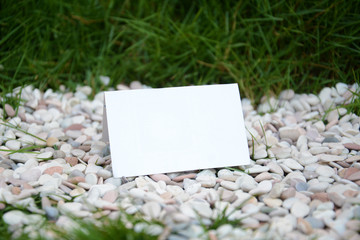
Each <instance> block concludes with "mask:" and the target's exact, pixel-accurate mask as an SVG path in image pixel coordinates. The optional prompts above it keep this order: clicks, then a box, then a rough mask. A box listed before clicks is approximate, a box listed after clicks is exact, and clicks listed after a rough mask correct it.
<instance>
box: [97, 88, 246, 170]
mask: <svg viewBox="0 0 360 240" xmlns="http://www.w3.org/2000/svg"><path fill="white" fill-rule="evenodd" d="M105 105H106V107H104V120H103V131H104V133H103V136H104V138H105V139H106V138H107V137H108V139H109V142H110V151H111V161H112V170H113V175H114V176H115V177H122V176H125V177H130V176H139V175H149V174H155V173H168V172H179V171H188V170H198V169H206V168H220V167H228V166H239V165H246V164H249V162H250V159H249V151H248V144H247V139H246V133H245V126H244V118H243V113H242V108H241V100H240V94H239V89H238V85H237V84H220V85H206V86H189V87H174V88H161V89H137V90H122V91H109V92H105ZM107 135H108V136H107Z"/></svg>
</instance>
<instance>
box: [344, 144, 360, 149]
mask: <svg viewBox="0 0 360 240" xmlns="http://www.w3.org/2000/svg"><path fill="white" fill-rule="evenodd" d="M344 147H346V148H347V149H349V150H356V151H360V145H359V144H355V143H345V144H344Z"/></svg>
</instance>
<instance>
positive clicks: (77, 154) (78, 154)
mask: <svg viewBox="0 0 360 240" xmlns="http://www.w3.org/2000/svg"><path fill="white" fill-rule="evenodd" d="M71 154H72V155H73V156H74V157H78V158H80V159H82V158H83V157H84V156H85V151H83V150H81V149H73V150H72V151H71Z"/></svg>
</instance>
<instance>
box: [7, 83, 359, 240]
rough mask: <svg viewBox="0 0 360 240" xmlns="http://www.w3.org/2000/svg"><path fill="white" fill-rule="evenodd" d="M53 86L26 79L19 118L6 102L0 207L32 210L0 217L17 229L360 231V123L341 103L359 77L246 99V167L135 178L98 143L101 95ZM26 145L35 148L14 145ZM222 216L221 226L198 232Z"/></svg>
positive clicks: (250, 234) (333, 235)
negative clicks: (82, 222) (80, 225)
mask: <svg viewBox="0 0 360 240" xmlns="http://www.w3.org/2000/svg"><path fill="white" fill-rule="evenodd" d="M145 87H146V86H143V85H142V84H141V83H140V82H132V83H131V84H130V86H129V87H128V86H125V85H118V86H117V89H119V90H124V89H129V88H133V89H136V88H145ZM60 89H61V90H62V92H60V91H59V92H53V91H52V90H51V89H49V90H47V91H45V92H40V91H39V90H38V89H34V88H32V87H31V86H27V87H25V88H24V89H22V92H21V98H22V99H23V100H24V102H23V103H22V104H21V106H20V107H19V109H18V114H17V115H16V113H15V111H14V109H13V108H12V107H11V106H10V105H5V109H4V110H5V112H6V114H7V116H9V117H8V119H7V121H6V122H2V124H1V125H0V135H1V138H0V149H1V150H2V151H0V202H1V203H0V209H5V208H6V207H7V206H10V205H12V206H14V207H16V208H20V207H22V208H26V209H27V212H24V211H21V210H11V211H8V212H6V213H5V214H4V215H3V221H4V222H6V223H7V224H9V231H12V232H14V234H15V235H16V234H19V232H20V231H25V232H27V233H29V234H30V236H31V234H34V233H35V232H40V233H41V234H42V235H43V236H49V237H50V236H51V233H50V232H48V231H46V230H45V229H38V225H39V224H41V223H42V222H44V221H48V220H50V221H53V222H55V223H56V225H57V226H59V227H62V228H65V229H71V228H72V227H76V226H77V223H76V222H75V221H74V220H73V219H72V218H71V216H75V217H80V218H83V219H90V220H92V221H95V222H96V221H97V219H100V218H101V217H102V216H108V217H110V218H112V219H116V218H118V217H121V216H123V212H126V213H127V214H130V215H141V216H143V217H144V218H145V219H147V220H159V221H160V222H162V223H163V224H164V226H160V225H157V224H137V225H135V226H130V227H134V229H136V230H138V231H140V230H144V229H145V230H146V231H147V232H149V233H151V234H154V235H158V234H161V237H160V239H171V240H181V239H211V240H215V239H222V240H225V239H314V238H315V239H319V240H320V239H326V240H330V239H351V240H355V239H360V235H359V232H360V206H359V204H360V189H359V185H360V152H359V150H360V133H359V124H360V119H359V117H358V116H356V115H355V114H353V113H349V112H348V111H347V110H346V109H344V108H343V107H340V106H343V104H345V103H349V102H350V101H351V99H352V97H353V95H352V93H351V91H356V90H357V89H358V86H357V85H356V84H354V85H352V86H349V85H346V84H343V83H338V84H336V86H334V87H332V88H328V87H326V88H324V89H323V90H322V91H321V92H320V93H319V95H318V96H316V95H313V94H296V93H294V91H293V90H285V91H283V92H282V93H281V94H280V96H279V97H278V98H275V97H272V98H270V99H267V100H266V99H265V98H264V101H263V103H261V104H260V105H259V107H258V108H257V109H254V108H253V106H252V105H251V102H250V101H249V100H248V99H243V100H242V106H243V112H244V117H245V125H246V128H247V130H248V131H247V139H248V144H249V154H250V156H251V158H252V161H251V164H250V165H248V166H234V167H233V168H224V169H205V170H199V171H193V172H178V173H167V174H155V175H151V176H139V177H136V178H114V177H112V169H111V155H110V151H109V146H108V145H107V144H106V143H105V142H102V141H101V137H102V113H103V93H98V94H96V95H95V97H94V99H93V100H89V98H88V96H90V95H91V94H92V89H91V88H90V87H88V86H81V87H78V88H77V91H76V92H74V93H71V92H66V91H65V89H64V88H63V87H61V88H60ZM19 91H20V89H15V90H14V94H16V93H19ZM0 112H3V111H0ZM14 126H17V128H15V127H14ZM43 140H44V141H43ZM31 146H41V147H37V148H35V149H30V148H29V149H30V150H27V151H26V152H21V151H18V150H20V149H24V148H27V147H31ZM6 150H13V152H9V151H6ZM35 196H37V197H39V198H40V199H41V204H40V205H41V206H39V204H36V202H35V200H34V197H35ZM223 217H226V218H227V219H228V223H226V224H223V225H221V226H219V227H217V228H215V229H212V230H209V231H205V230H204V227H203V226H207V227H208V228H209V229H210V228H213V226H214V222H216V221H217V220H216V219H219V218H223ZM237 220H238V221H240V220H241V223H238V224H237V225H234V224H232V223H234V222H236V221H237Z"/></svg>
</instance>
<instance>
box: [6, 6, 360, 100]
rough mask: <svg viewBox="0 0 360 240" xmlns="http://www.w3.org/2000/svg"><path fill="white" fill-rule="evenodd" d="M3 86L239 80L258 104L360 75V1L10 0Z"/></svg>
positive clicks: (245, 93) (164, 84) (157, 84)
mask: <svg viewBox="0 0 360 240" xmlns="http://www.w3.org/2000/svg"><path fill="white" fill-rule="evenodd" d="M0 18H1V21H0V34H1V40H0V46H1V50H0V54H1V55H0V64H1V65H2V66H1V70H0V79H1V84H0V85H1V88H2V91H11V89H12V88H13V87H14V86H19V85H23V84H26V83H32V84H34V85H35V86H37V87H40V88H41V89H46V88H48V87H51V88H55V89H56V88H58V87H59V85H60V84H64V85H66V86H67V87H69V89H74V88H75V87H76V85H77V84H86V85H90V86H92V87H93V88H94V89H95V90H96V91H98V90H103V89H105V86H103V85H102V84H101V82H100V81H99V76H100V75H107V76H109V77H111V85H112V86H115V85H116V84H118V83H129V82H131V81H133V80H139V81H141V82H142V83H144V84H147V85H149V86H152V87H168V86H183V85H190V84H194V85H198V84H212V83H230V82H237V83H239V86H240V90H241V94H242V97H248V98H250V99H252V100H253V101H254V102H255V103H257V102H258V101H259V99H260V97H261V96H263V95H265V94H272V93H274V94H278V93H279V92H280V91H281V90H283V89H286V88H293V89H294V90H296V91H297V92H308V93H310V92H314V93H315V92H318V91H319V90H320V89H321V88H323V87H324V86H333V85H334V84H335V83H336V82H339V81H342V82H346V83H354V82H355V81H358V80H359V71H360V70H359V64H360V1H358V0H348V1H345V0H342V1H329V0H321V1H270V0H259V1H255V0H254V1H215V0H209V1H201V0H199V1H188V0H183V1H175V0H170V1H145V0H139V1H112V0H107V1H92V0H77V1H72V0H63V1H55V0H54V1H50V0H49V1H34V0H22V1H10V0H1V8H0Z"/></svg>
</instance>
